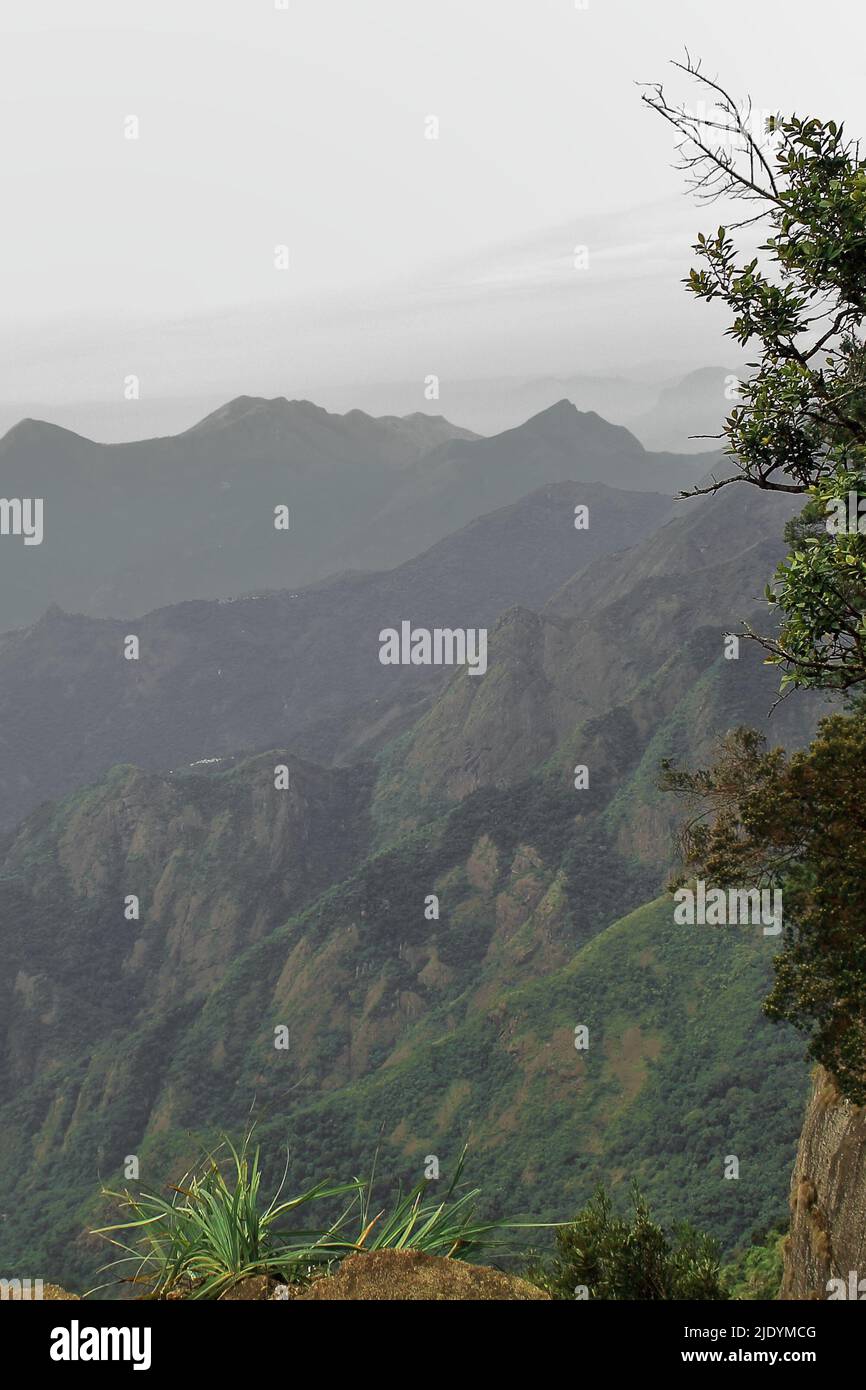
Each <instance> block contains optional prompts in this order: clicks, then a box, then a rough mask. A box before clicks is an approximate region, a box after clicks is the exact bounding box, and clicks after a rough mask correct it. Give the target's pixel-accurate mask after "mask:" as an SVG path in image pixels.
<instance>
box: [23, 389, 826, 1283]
mask: <svg viewBox="0 0 866 1390" xmlns="http://www.w3.org/2000/svg"><path fill="white" fill-rule="evenodd" d="M238 409H240V407H238ZM254 414H258V412H254ZM240 418H241V419H243V418H244V416H243V413H241V416H240ZM568 418H569V417H568V414H567V412H565V411H558V412H555V413H554V415H553V416H552V417H551V418H549V419H547V420H546V421H544V422H543V423H542V431H546V432H548V433H549V434H551V435H553V436H554V437H555V436H556V435H557V434H558V433H559V431H560V429H561V428H562V427H564V428H565V430H566V433H567V431H568V423H567V421H568ZM259 426H261V427H263V428H265V427H266V422H265V420H264V419H259V420H258V423H257V426H256V428H259ZM211 428H213V424H210V425H207V426H206V427H204V430H203V432H204V434H207V433H208V431H209V430H210V429H211ZM217 428H221V427H220V426H219V425H218V426H217ZM534 428H535V429H538V425H537V422H536V424H535V425H534ZM601 433H602V435H604V434H605V432H604V431H601ZM470 443H471V444H472V446H473V452H474V448H475V445H476V442H475V441H470ZM477 443H481V441H478V442H477ZM464 447H468V446H463V445H460V446H459V447H458V446H454V445H448V446H446V447H445V448H444V450H438V449H437V450H434V454H435V455H436V456H437V458H438V459H439V464H438V466H439V467H441V468H442V469H443V470H444V471H445V473H446V474H449V473H450V471H451V470H454V469H456V468H457V463H456V459H457V457H458V456H460V455H462V454H463V452H464ZM548 456H549V455H548ZM637 457H638V458H639V457H640V455H638V456H637ZM471 458H472V453H471V454H470V462H469V463H468V464H467V465H466V477H467V480H471V479H472V477H473V469H474V468H475V465H474V464H473V463H472V462H471ZM401 469H403V470H404V471H406V472H407V473H411V468H409V469H408V470H406V469H405V466H404V465H401ZM506 472H507V470H506ZM479 479H480V474H479ZM479 485H480V484H479ZM511 485H514V486H516V485H517V484H516V483H513V484H512V481H509V482H508V486H511ZM467 487H468V491H467V494H466V495H467V496H472V495H474V497H475V501H476V504H477V505H480V501H479V492H478V489H477V488H476V491H475V493H474V494H473V493H472V486H470V485H469V482H467ZM434 491H435V487H434ZM744 491H745V490H744V489H735V488H732V489H728V490H727V491H724V492H722V493H720V494H719V495H718V496H716V497H712V498H708V499H706V500H703V501H698V502H689V503H673V502H672V500H671V499H670V498H669V497H666V496H664V495H659V494H655V493H652V492H627V491H621V490H617V489H614V488H611V487H609V486H607V485H605V484H603V483H600V482H598V481H573V480H572V481H562V482H558V483H548V484H545V485H544V486H542V487H540V488H538V489H536V490H535V491H534V492H532V493H531V494H530V495H529V496H527V497H524V498H522V499H521V500H519V501H517V502H515V503H512V504H510V505H506V506H504V507H502V508H500V509H498V510H496V511H493V512H491V513H489V514H487V515H484V516H482V517H481V518H479V519H477V520H474V521H472V522H470V523H469V524H468V525H466V526H464V527H463V528H462V529H460V530H459V531H457V532H456V533H455V534H453V535H451V536H449V537H448V538H447V539H444V540H440V541H439V542H437V543H436V544H434V545H433V546H432V547H431V548H429V549H428V550H427V551H425V552H424V553H423V554H421V555H419V556H417V557H416V558H414V559H412V560H410V561H408V562H405V563H403V564H401V565H400V566H398V567H396V568H394V569H392V570H390V571H386V572H383V573H379V574H369V573H362V574H357V573H354V574H353V573H346V574H342V575H340V576H337V577H335V578H331V579H329V580H327V581H325V582H323V583H319V584H315V585H312V586H308V587H307V588H303V589H292V590H281V591H277V592H270V593H263V594H260V595H258V596H255V597H248V598H244V599H239V600H237V601H222V602H220V601H198V602H195V601H193V602H188V603H183V604H179V605H175V606H172V607H168V608H164V609H160V610H157V611H155V612H153V613H150V614H148V615H147V616H145V617H144V618H140V619H127V618H124V619H123V620H115V619H97V618H92V617H90V618H88V617H83V616H80V615H74V614H73V615H70V614H67V613H64V612H62V611H61V610H59V609H52V610H51V611H49V612H48V613H47V614H45V615H44V616H43V618H42V619H40V621H39V622H37V623H36V624H35V625H33V626H32V627H30V628H27V629H24V630H20V631H15V632H12V633H8V634H7V635H6V636H5V637H4V638H3V639H2V642H0V699H2V705H0V730H2V738H3V759H2V770H3V782H2V797H3V800H2V806H3V813H4V815H5V817H6V821H7V825H10V826H11V822H12V821H13V820H15V819H17V818H18V815H19V813H20V811H21V809H22V807H25V806H36V803H37V802H40V801H43V799H44V798H45V797H46V796H54V797H56V796H58V795H59V796H61V799H60V800H53V801H48V802H44V801H43V804H41V805H39V806H38V807H37V809H35V810H33V811H32V813H31V814H30V815H29V816H27V817H26V818H25V819H24V820H23V821H22V822H21V823H20V824H18V825H17V826H15V827H14V828H10V829H8V830H7V832H6V835H5V838H4V839H3V841H2V843H0V949H2V951H3V955H4V960H5V962H6V965H7V968H6V969H5V970H4V974H3V978H2V982H0V1158H2V1162H0V1207H2V1210H4V1211H5V1212H6V1213H7V1220H6V1221H4V1222H3V1223H0V1256H3V1255H5V1254H6V1253H8V1252H15V1254H16V1258H17V1259H19V1261H20V1259H21V1257H22V1251H23V1252H25V1253H27V1254H28V1257H29V1258H30V1259H31V1260H32V1262H33V1266H34V1268H37V1267H39V1268H41V1267H44V1265H45V1262H46V1260H50V1262H51V1267H52V1269H53V1270H55V1271H56V1272H57V1273H59V1274H61V1275H63V1277H64V1278H66V1279H67V1280H68V1281H69V1282H71V1283H76V1282H78V1283H81V1282H83V1281H86V1280H89V1279H91V1278H92V1276H93V1271H94V1268H95V1265H96V1263H97V1262H98V1260H99V1258H100V1256H99V1253H98V1252H97V1251H96V1250H95V1249H94V1248H93V1247H92V1246H91V1244H90V1243H88V1242H87V1241H86V1240H78V1239H77V1234H78V1233H79V1232H80V1231H81V1230H82V1229H83V1228H85V1227H86V1226H87V1225H88V1224H92V1223H93V1222H94V1221H95V1220H96V1218H97V1217H98V1216H99V1214H100V1213H99V1210H98V1201H97V1197H96V1189H97V1185H98V1181H99V1179H102V1180H105V1179H107V1178H108V1179H114V1178H115V1177H116V1175H117V1173H118V1170H119V1165H121V1164H122V1162H123V1161H124V1159H125V1156H126V1155H128V1154H130V1153H135V1154H137V1155H139V1157H140V1160H141V1164H142V1175H143V1178H144V1179H145V1180H148V1179H150V1178H153V1179H154V1180H155V1176H156V1175H157V1174H158V1175H159V1180H160V1181H163V1180H164V1178H165V1174H166V1172H167V1171H174V1169H175V1168H177V1169H178V1171H180V1167H181V1166H182V1164H183V1161H184V1159H185V1158H187V1157H191V1156H193V1153H194V1151H195V1149H196V1147H197V1145H198V1144H199V1143H200V1142H201V1141H202V1140H207V1139H211V1138H212V1137H213V1136H214V1135H215V1134H216V1133H217V1132H219V1131H220V1130H225V1129H229V1130H232V1129H237V1128H238V1127H242V1126H243V1124H244V1123H245V1122H246V1120H247V1118H248V1116H249V1112H250V1107H251V1106H253V1107H254V1109H255V1113H256V1115H257V1116H258V1117H259V1119H260V1129H259V1134H260V1138H261V1140H262V1142H263V1144H264V1146H265V1152H266V1155H267V1158H266V1161H267V1162H269V1163H270V1162H275V1159H276V1156H277V1155H278V1153H279V1151H280V1146H281V1145H282V1144H284V1143H285V1142H286V1140H288V1142H289V1145H290V1153H291V1162H292V1181H293V1183H294V1182H296V1181H297V1182H298V1183H301V1182H304V1181H306V1180H308V1179H312V1178H316V1179H318V1178H320V1177H322V1176H323V1175H326V1174H331V1175H332V1176H335V1177H340V1176H344V1175H345V1174H346V1173H347V1172H351V1171H356V1170H357V1169H358V1168H359V1167H360V1166H362V1165H363V1164H364V1162H365V1161H366V1160H369V1158H370V1157H371V1156H372V1153H373V1151H374V1149H375V1148H376V1147H377V1146H378V1147H379V1149H380V1163H381V1165H382V1168H383V1170H384V1171H386V1172H387V1173H388V1174H389V1175H390V1177H391V1178H393V1179H396V1178H402V1179H405V1180H406V1181H409V1180H411V1179H412V1177H413V1175H414V1174H415V1173H416V1171H417V1167H418V1164H419V1163H420V1162H421V1161H422V1160H423V1159H424V1156H425V1155H427V1154H430V1153H436V1154H439V1155H441V1156H442V1157H443V1158H444V1159H446V1160H447V1159H448V1157H449V1156H456V1154H457V1153H458V1152H459V1149H460V1147H461V1146H462V1143H463V1141H464V1140H465V1139H466V1138H467V1137H469V1136H471V1138H472V1141H473V1153H474V1160H475V1162H476V1164H478V1165H479V1168H480V1169H481V1170H482V1171H483V1179H484V1187H485V1189H486V1193H487V1196H486V1198H485V1201H486V1204H487V1209H488V1210H490V1211H491V1212H492V1213H495V1212H497V1211H498V1210H499V1209H500V1208H502V1207H503V1198H502V1194H503V1193H507V1201H506V1202H505V1203H504V1205H505V1206H507V1209H508V1212H509V1214H510V1215H512V1216H515V1215H520V1214H525V1215H526V1216H527V1217H530V1216H534V1217H543V1218H546V1219H562V1217H563V1215H567V1214H568V1213H569V1211H570V1209H571V1208H572V1207H576V1206H577V1205H578V1204H579V1203H580V1202H582V1201H583V1200H585V1199H586V1198H587V1197H588V1196H589V1195H590V1194H591V1192H592V1190H593V1187H594V1186H595V1184H596V1183H597V1182H598V1181H599V1180H600V1179H605V1180H608V1181H611V1180H612V1181H613V1182H614V1184H615V1183H616V1181H617V1177H616V1175H617V1174H621V1175H623V1177H624V1176H625V1175H628V1176H629V1177H631V1176H636V1177H638V1178H639V1179H640V1180H641V1182H642V1185H643V1186H644V1188H645V1189H646V1191H647V1192H648V1194H649V1195H650V1196H651V1198H652V1199H653V1202H654V1205H655V1207H656V1208H657V1210H658V1211H659V1212H660V1214H661V1215H662V1216H664V1217H665V1218H666V1219H671V1220H673V1219H676V1218H678V1217H682V1216H685V1215H686V1214H688V1215H690V1216H691V1217H692V1218H693V1219H698V1220H700V1223H701V1224H702V1225H703V1226H705V1227H706V1228H707V1229H710V1230H713V1231H714V1232H715V1233H716V1234H717V1235H718V1236H719V1237H720V1238H721V1239H722V1241H723V1242H724V1244H725V1245H726V1246H728V1247H730V1246H732V1245H733V1244H735V1243H736V1242H737V1241H738V1240H739V1239H741V1238H742V1237H743V1236H744V1235H745V1234H746V1233H747V1232H748V1231H750V1230H751V1229H753V1228H754V1227H755V1226H756V1225H759V1224H761V1223H766V1222H767V1221H768V1220H771V1219H773V1217H774V1215H775V1214H776V1212H777V1209H778V1201H777V1198H778V1194H779V1193H782V1192H783V1191H784V1186H785V1175H786V1172H787V1169H788V1166H789V1163H790V1158H791V1152H792V1149H793V1144H794V1140H795V1136H796V1131H797V1126H798V1117H799V1110H800V1105H801V1100H802V1089H803V1085H802V1084H801V1083H804V1079H805V1078H804V1071H803V1068H802V1062H801V1057H802V1046H801V1044H800V1042H799V1040H798V1039H797V1038H795V1037H794V1036H793V1035H792V1034H791V1033H790V1032H789V1031H787V1030H784V1029H778V1028H773V1027H772V1026H771V1025H770V1024H769V1023H767V1022H766V1021H763V1020H761V1018H760V1014H759V1000H760V997H761V994H762V993H763V992H764V991H765V989H766V986H767V981H768V978H769V972H770V969H771V960H772V952H773V950H774V943H773V942H772V941H768V939H767V938H765V937H763V936H762V935H761V933H760V931H759V930H756V931H755V932H752V933H749V932H743V931H739V930H735V931H733V932H727V933H725V932H718V931H714V932H712V933H708V931H705V932H704V933H703V934H701V933H698V932H696V933H694V934H692V935H691V936H688V937H685V936H684V935H683V932H682V929H678V928H675V927H674V925H673V920H672V909H671V904H670V902H669V901H666V900H664V899H661V900H660V901H654V900H655V899H656V898H657V895H658V894H659V893H660V892H661V891H662V889H663V887H664V883H665V880H666V877H667V875H668V873H669V871H670V867H671V862H672V830H673V827H674V826H675V824H676V822H677V820H678V817H679V814H680V812H679V808H678V807H676V806H675V805H673V804H671V803H670V801H669V800H668V799H667V798H666V797H663V796H662V795H661V794H660V792H659V790H658V786H657V774H658V765H659V761H660V759H661V758H662V757H664V756H666V755H674V756H676V757H678V758H679V759H681V760H683V761H685V762H693V761H696V760H698V759H700V758H702V757H703V756H705V754H707V753H708V751H709V750H710V749H711V746H712V744H713V742H714V740H715V739H716V738H717V737H718V736H719V734H720V733H721V732H723V731H724V730H725V729H727V728H730V727H732V726H733V725H736V724H739V723H742V722H748V723H753V724H759V725H763V726H766V716H767V711H768V710H769V708H770V705H771V704H772V703H773V701H774V696H775V690H776V679H775V677H774V675H773V673H772V672H769V671H768V670H767V668H766V667H765V666H763V664H762V662H761V660H760V654H759V653H758V652H757V651H755V650H754V648H752V647H751V646H750V645H748V644H744V645H743V650H742V652H741V654H740V657H739V659H738V660H727V659H726V656H725V651H724V641H723V638H724V634H725V633H726V632H731V631H736V630H737V628H738V626H739V623H740V621H741V620H742V619H743V618H744V617H753V616H755V615H756V614H759V613H760V604H761V599H760V594H761V591H762V588H763V583H764V581H765V579H766V576H767V574H768V572H769V571H770V569H771V568H772V565H773V563H774V562H775V560H776V558H777V557H778V555H779V554H780V550H781V544H782V543H781V541H780V539H779V537H780V534H781V530H782V526H783V524H784V521H785V519H786V518H787V516H788V515H790V513H791V511H792V510H793V506H794V503H793V502H792V501H791V500H786V499H784V498H781V499H780V498H777V497H758V498H756V497H754V496H749V497H745V496H743V495H742V494H743V492H744ZM395 496H396V494H395ZM578 506H585V507H587V508H588V511H589V525H588V527H587V529H585V530H577V529H576V528H575V525H574V519H575V507H578ZM403 619H408V620H410V621H411V622H412V623H413V624H416V625H433V624H453V625H462V626H468V625H475V624H481V623H485V624H488V625H489V626H490V628H491V631H490V644H489V667H488V670H487V672H486V674H485V675H484V676H483V678H481V679H478V678H474V677H471V676H470V675H468V673H467V672H466V671H457V672H450V671H448V670H442V669H439V670H435V669H431V668H423V667H422V668H412V667H384V666H382V664H381V663H380V662H379V660H378V648H379V643H378V638H379V632H380V630H381V629H382V628H384V627H387V626H392V625H396V624H399V622H400V621H401V620H403ZM130 631H135V632H136V634H137V635H138V637H139V640H140V656H139V660H138V661H126V660H125V659H124V657H123V644H124V638H125V636H126V635H128V634H129V632H130ZM820 709H821V705H820V702H819V701H818V699H817V697H816V698H814V699H812V700H808V699H807V700H799V701H797V702H796V703H794V702H791V703H790V704H788V703H787V702H785V703H783V704H782V706H781V707H780V709H779V710H778V711H777V712H776V714H774V716H773V720H772V723H771V724H770V726H769V727H770V736H771V738H773V739H775V740H776V741H783V742H786V743H790V744H795V743H798V742H803V741H805V739H807V738H808V736H809V733H810V730H811V728H812V727H813V724H814V721H815V719H816V717H817V715H818V714H819V712H820ZM245 749H246V750H248V751H249V752H250V753H251V754H252V755H251V756H242V754H243V751H244V750H245ZM256 750H258V751H256ZM111 764H120V765H119V766H113V767H112V766H110V765H111ZM130 764H138V766H130ZM577 765H584V766H585V767H586V768H587V769H588V771H589V785H588V787H587V788H585V789H580V790H578V789H577V788H576V787H575V783H574V770H575V767H576V766H577ZM277 769H281V770H282V769H285V771H286V773H287V777H288V786H287V787H286V788H285V789H282V787H278V786H277V784H276V779H275V773H276V771H277ZM282 775H283V774H282V772H281V776H282ZM130 895H133V897H134V899H135V902H136V907H135V912H134V914H133V916H132V917H131V918H130V917H129V916H128V912H127V909H128V903H129V901H130ZM433 901H435V903H436V910H435V912H433V913H432V914H431V911H430V904H431V902H433ZM578 1024H585V1025H586V1026H587V1027H588V1028H589V1029H590V1037H591V1038H592V1040H593V1041H592V1045H591V1047H590V1049H589V1051H588V1052H587V1053H585V1054H578V1052H577V1051H576V1050H575V1047H574V1029H575V1027H576V1026H577V1025H578ZM278 1027H285V1028H288V1030H289V1035H290V1038H291V1046H290V1048H289V1050H288V1052H281V1051H277V1050H275V1048H274V1045H273V1038H274V1029H275V1028H278ZM720 1145H721V1146H722V1147H721V1148H720ZM58 1152H62V1153H63V1155H64V1166H63V1181H62V1184H60V1185H57V1184H56V1183H55V1179H54V1177H53V1174H54V1173H55V1170H56V1154H57V1153H58ZM726 1152H738V1153H751V1154H757V1153H759V1154H760V1161H759V1162H758V1163H756V1168H755V1170H756V1171H758V1170H759V1171H760V1173H761V1180H760V1181H759V1182H758V1181H754V1182H744V1183H738V1184H733V1183H730V1184H724V1183H722V1182H721V1179H720V1173H721V1167H720V1164H721V1156H722V1155H723V1154H724V1153H726ZM46 1191H49V1192H51V1194H52V1197H51V1200H52V1217H51V1223H50V1228H46V1227H45V1226H44V1223H41V1222H40V1220H39V1213H40V1211H41V1210H42V1207H43V1205H44V1202H45V1193H46ZM720 1193H721V1195H720Z"/></svg>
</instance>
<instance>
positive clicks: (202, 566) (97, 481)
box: [0, 397, 706, 629]
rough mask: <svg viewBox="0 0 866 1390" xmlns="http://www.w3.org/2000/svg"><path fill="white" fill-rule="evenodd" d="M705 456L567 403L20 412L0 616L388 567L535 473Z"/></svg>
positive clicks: (236, 590)
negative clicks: (465, 423)
mask: <svg viewBox="0 0 866 1390" xmlns="http://www.w3.org/2000/svg"><path fill="white" fill-rule="evenodd" d="M705 468H706V459H705V458H704V459H703V460H701V459H700V458H699V457H695V458H694V459H692V458H690V457H689V456H683V457H680V456H673V455H669V454H664V453H662V454H651V453H647V452H646V451H645V450H644V449H643V448H642V446H641V445H640V444H639V443H638V442H637V440H636V439H635V438H634V437H633V436H632V435H630V434H629V433H628V431H627V430H624V429H622V428H618V427H616V426H612V425H609V424H607V422H606V421H604V420H602V419H600V418H599V417H598V416H595V415H593V414H581V413H580V412H579V411H577V410H576V409H575V408H574V407H573V406H571V405H570V404H569V403H568V402H565V401H561V402H560V403H559V404H558V405H555V406H553V407H551V408H550V409H549V410H547V411H544V412H543V413H542V414H540V415H538V416H535V417H533V418H532V419H530V420H528V421H526V422H525V424H523V425H521V426H520V427H519V428H518V429H515V430H509V431H507V432H506V433H504V434H502V435H499V436H496V437H494V438H492V439H476V438H474V437H473V436H472V435H471V434H470V433H469V432H468V431H465V430H461V429H460V428H458V427H457V426H455V425H452V424H450V423H449V422H448V421H446V420H444V419H442V418H441V417H439V418H437V417H430V416H427V415H423V414H416V415H413V416H410V417H408V418H406V419H399V418H396V417H391V418H383V419H378V420H377V419H373V418H371V417H369V416H367V415H365V414H364V413H363V412H361V411H352V412H350V413H349V414H347V415H343V416H337V415H331V414H329V413H328V412H327V411H324V410H322V409H320V408H319V407H317V406H315V405H312V404H311V403H310V402H308V401H291V402H290V401H286V400H285V399H282V398H278V399H276V400H273V401H264V400H256V399H250V398H247V397H240V398H238V399H237V400H235V401H232V402H230V403H229V404H228V405H227V406H225V407H223V408H221V409H220V410H218V411H216V412H214V413H213V414H211V415H210V416H208V417H206V418H205V419H204V420H202V421H201V422H200V423H199V424H198V425H197V426H195V427H194V428H193V429H191V430H187V431H186V432H185V433H183V434H181V435H175V436H171V437H169V438H166V439H153V440H144V441H141V442H140V443H135V444H117V445H100V444H95V443H93V442H92V441H90V440H86V439H83V438H81V437H79V436H76V435H72V434H70V433H69V431H65V430H60V429H58V428H57V427H55V426H51V425H46V424H44V423H40V422H38V421H29V420H25V421H22V422H21V423H20V424H19V425H17V426H16V427H15V428H14V429H12V430H10V432H9V433H8V434H7V435H6V436H5V437H4V439H3V440H2V441H0V495H2V496H5V497H7V498H32V497H38V498H42V499H43V501H44V538H43V540H42V542H41V544H40V545H38V546H27V545H25V544H24V543H23V540H22V538H20V537H13V536H10V537H9V538H8V539H7V540H6V542H5V543H4V545H3V546H2V547H0V629H9V628H13V627H20V626H24V625H26V624H27V623H29V622H32V621H34V619H36V618H37V617H38V616H39V614H40V613H41V612H42V611H43V610H44V609H45V608H46V607H47V606H48V604H49V603H59V604H60V605H61V606H62V607H64V608H65V609H67V610H70V611H74V612H82V613H86V614H88V615H91V616H99V617H108V616H124V617H137V616H139V615H140V614H142V613H145V612H147V611H149V610H150V609H153V608H157V607H162V606H165V605H167V604H172V603H177V602H181V601H184V600H188V599H195V598H226V597H237V596H238V595H240V594H244V593H249V592H253V591H256V590H259V589H263V588H289V587H292V588H295V587H300V586H302V585H306V584H310V583H314V582H316V581H317V580H321V579H324V578H326V577H327V576H329V575H331V574H333V573H335V572H338V571H341V570H345V569H377V570H378V569H387V568H391V567H392V566H393V565H396V564H399V563H401V562H402V561H404V560H406V559H409V558H410V557H411V556H413V555H417V554H418V553H419V552H420V551H421V550H423V549H425V548H426V547H427V546H429V545H432V544H434V543H435V542H436V541H437V540H440V539H442V537H443V536H445V535H447V534H449V533H450V532H451V531H453V530H456V529H458V528H459V527H461V526H464V525H466V524H467V522H469V521H471V520H473V519H474V518H475V517H478V516H481V515H483V514H484V513H485V512H488V511H492V510H494V509H495V508H497V507H502V506H507V505H508V504H509V503H513V502H517V501H518V500H519V499H520V498H521V497H523V496H525V495H526V494H527V493H528V492H530V491H532V490H533V489H535V488H537V487H540V486H542V485H544V484H546V483H558V482H567V481H576V482H592V481H604V482H607V483H608V484H609V485H612V486H614V487H620V488H633V489H638V490H640V491H645V492H668V493H673V492H675V491H676V490H677V489H679V488H681V487H683V486H686V485H688V484H690V483H692V482H694V481H695V479H696V478H697V477H698V476H699V475H700V473H701V472H702V471H704V469H705ZM277 507H286V508H288V509H289V529H288V530H277V529H276V526H275V509H276V508H277ZM36 551H38V555H36V554H35V553H34V552H36Z"/></svg>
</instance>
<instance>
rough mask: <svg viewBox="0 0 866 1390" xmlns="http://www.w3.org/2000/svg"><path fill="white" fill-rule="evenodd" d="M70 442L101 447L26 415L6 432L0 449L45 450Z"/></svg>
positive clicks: (78, 435)
mask: <svg viewBox="0 0 866 1390" xmlns="http://www.w3.org/2000/svg"><path fill="white" fill-rule="evenodd" d="M70 441H74V442H75V443H84V444H88V445H92V446H93V447H94V448H97V449H98V448H100V447H101V446H100V445H99V444H96V443H94V441H93V440H92V439H87V438H86V436H85V435H83V434H76V433H75V431H74V430H67V429H64V428H63V426H62V425H52V424H51V423H50V422H49V421H48V420H34V419H33V418H32V417H31V416H29V415H28V416H27V417H26V418H25V419H23V420H19V421H18V424H17V425H13V426H12V428H11V430H7V431H6V433H5V434H4V435H3V437H2V439H0V449H7V448H8V449H11V448H18V449H32V448H45V446H46V445H58V444H61V443H69V442H70Z"/></svg>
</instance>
